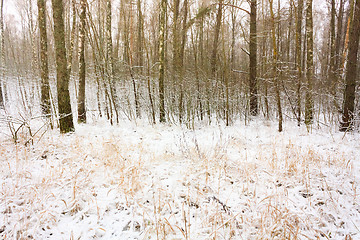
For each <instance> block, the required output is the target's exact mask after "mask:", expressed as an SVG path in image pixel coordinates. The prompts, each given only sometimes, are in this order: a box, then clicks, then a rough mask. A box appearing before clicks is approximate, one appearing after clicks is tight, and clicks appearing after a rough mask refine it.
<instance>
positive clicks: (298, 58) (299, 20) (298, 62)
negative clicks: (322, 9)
mask: <svg viewBox="0 0 360 240" xmlns="http://www.w3.org/2000/svg"><path fill="white" fill-rule="evenodd" d="M303 8H304V0H298V5H297V15H296V58H295V64H296V68H297V78H298V79H297V88H296V96H297V97H296V112H297V122H298V126H300V123H301V85H302V78H303V72H302V64H301V63H302V61H301V42H302V41H301V39H302V37H301V35H302V34H301V32H302V18H303Z"/></svg>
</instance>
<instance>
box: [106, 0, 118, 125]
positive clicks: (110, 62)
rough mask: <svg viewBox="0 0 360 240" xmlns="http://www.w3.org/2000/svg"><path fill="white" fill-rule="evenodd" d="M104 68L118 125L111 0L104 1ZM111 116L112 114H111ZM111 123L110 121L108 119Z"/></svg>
mask: <svg viewBox="0 0 360 240" xmlns="http://www.w3.org/2000/svg"><path fill="white" fill-rule="evenodd" d="M105 28H106V33H105V35H106V66H107V75H108V79H109V85H110V95H111V101H112V103H113V106H114V110H115V117H116V122H117V123H119V113H118V100H117V93H116V87H115V81H114V57H113V44H112V35H111V32H112V29H111V0H106V24H105ZM111 114H112V113H111ZM110 122H111V123H112V119H110Z"/></svg>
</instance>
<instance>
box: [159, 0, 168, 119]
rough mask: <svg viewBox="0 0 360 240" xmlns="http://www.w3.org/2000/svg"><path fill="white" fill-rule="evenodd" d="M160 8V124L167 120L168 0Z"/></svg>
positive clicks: (162, 1) (163, 0) (163, 1)
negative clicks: (166, 33)
mask: <svg viewBox="0 0 360 240" xmlns="http://www.w3.org/2000/svg"><path fill="white" fill-rule="evenodd" d="M160 4H161V6H160V39H159V100H160V122H166V119H165V86H164V78H165V27H166V12H167V0H161V3H160Z"/></svg>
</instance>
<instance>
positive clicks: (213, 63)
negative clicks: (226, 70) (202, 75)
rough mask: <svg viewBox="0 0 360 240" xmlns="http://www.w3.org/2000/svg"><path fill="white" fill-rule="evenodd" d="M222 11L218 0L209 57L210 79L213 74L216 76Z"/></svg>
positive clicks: (221, 2)
mask: <svg viewBox="0 0 360 240" xmlns="http://www.w3.org/2000/svg"><path fill="white" fill-rule="evenodd" d="M222 9H223V0H219V6H218V11H217V14H216V23H215V34H214V42H213V48H212V55H211V74H212V77H215V74H216V62H217V52H218V44H219V35H220V27H221V21H222Z"/></svg>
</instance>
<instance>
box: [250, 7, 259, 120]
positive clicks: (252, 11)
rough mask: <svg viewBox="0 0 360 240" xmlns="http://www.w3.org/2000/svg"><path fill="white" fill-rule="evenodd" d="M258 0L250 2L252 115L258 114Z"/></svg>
mask: <svg viewBox="0 0 360 240" xmlns="http://www.w3.org/2000/svg"><path fill="white" fill-rule="evenodd" d="M256 5H257V1H256V0H251V2H250V44H249V45H250V54H249V57H250V84H249V85H250V114H251V115H253V116H256V115H257V114H258V100H257V79H256V77H257V68H256V65H257V33H256V15H257V14H256V8H257V7H256Z"/></svg>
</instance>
